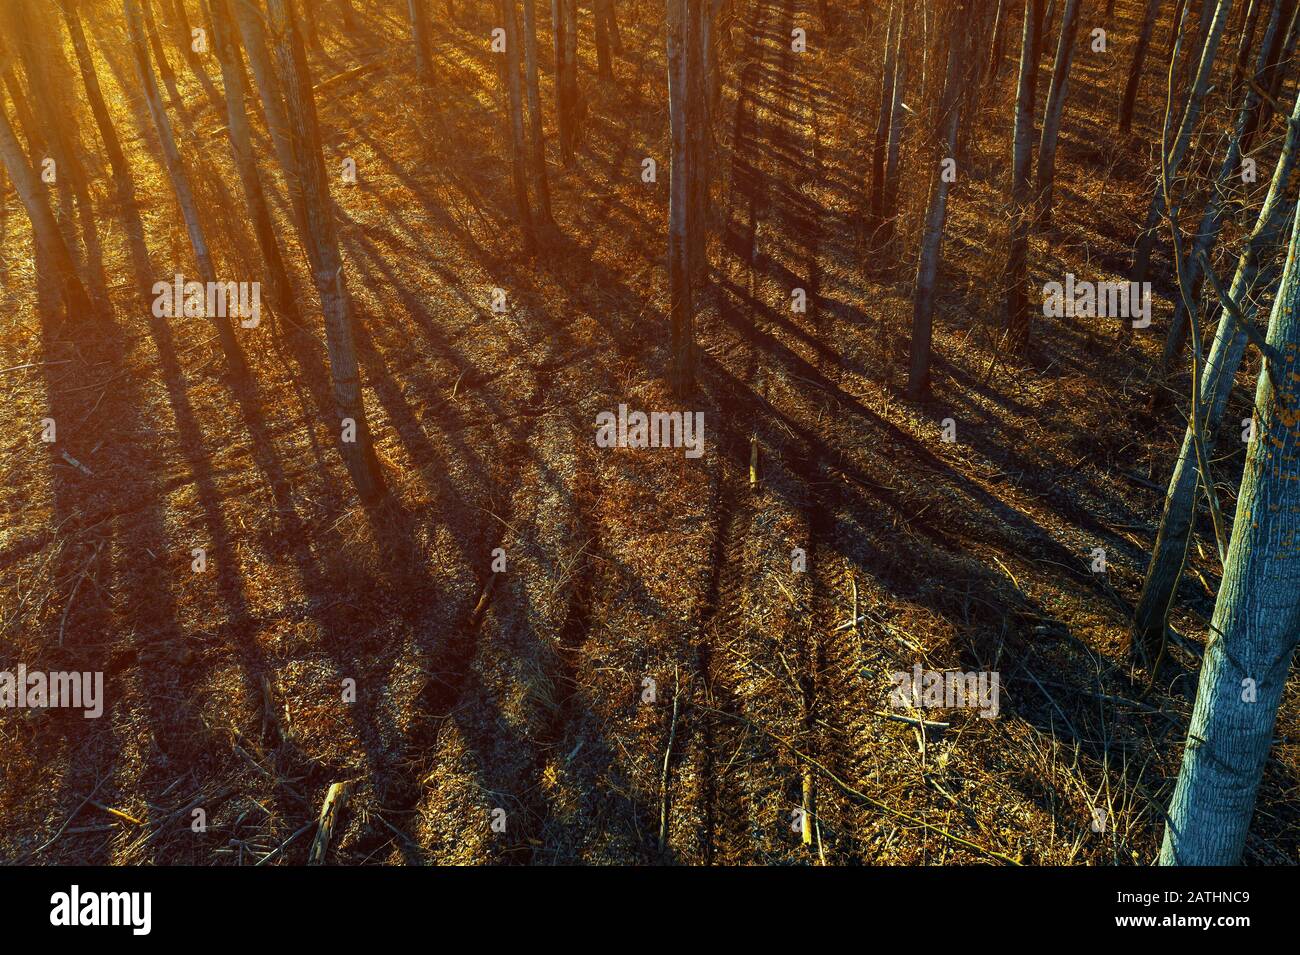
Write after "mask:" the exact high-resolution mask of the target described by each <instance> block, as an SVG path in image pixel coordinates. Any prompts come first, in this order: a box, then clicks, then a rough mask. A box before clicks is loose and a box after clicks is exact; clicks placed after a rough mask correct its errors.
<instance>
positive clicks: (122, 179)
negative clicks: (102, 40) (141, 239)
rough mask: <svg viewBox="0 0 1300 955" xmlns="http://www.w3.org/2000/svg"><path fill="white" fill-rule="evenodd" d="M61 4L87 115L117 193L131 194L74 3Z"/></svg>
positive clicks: (63, 1)
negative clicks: (96, 130) (92, 121)
mask: <svg viewBox="0 0 1300 955" xmlns="http://www.w3.org/2000/svg"><path fill="white" fill-rule="evenodd" d="M60 5H61V6H62V8H63V19H64V21H65V22H66V23H67V25H68V35H69V36H70V37H71V38H72V49H73V52H74V53H75V54H76V57H77V67H78V69H79V70H80V71H81V81H82V84H83V85H84V86H85V88H86V99H87V100H88V101H89V103H90V112H91V115H93V116H94V117H95V124H96V125H97V126H98V127H99V137H100V139H102V140H103V142H104V152H105V153H106V154H107V155H108V164H109V166H111V167H112V169H113V178H114V179H115V180H116V184H117V188H118V191H119V193H120V194H122V195H130V193H131V171H130V169H129V168H128V167H127V164H126V156H125V155H123V153H122V143H121V141H120V140H119V139H118V137H117V130H116V129H115V128H114V127H113V120H112V118H111V117H110V116H109V114H108V106H107V105H106V104H105V103H104V94H103V92H102V91H101V90H100V87H99V73H98V71H97V70H96V69H95V63H94V60H93V59H92V58H91V55H90V45H89V43H87V42H86V34H85V31H84V30H82V28H81V16H80V15H79V14H78V12H77V0H60Z"/></svg>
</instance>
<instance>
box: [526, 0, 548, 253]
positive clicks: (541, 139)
mask: <svg viewBox="0 0 1300 955" xmlns="http://www.w3.org/2000/svg"><path fill="white" fill-rule="evenodd" d="M537 61H538V50H537V0H524V72H525V74H526V75H525V80H526V85H527V87H528V132H529V135H528V140H529V142H528V163H529V168H530V169H531V170H532V178H533V193H534V195H535V196H536V199H537V210H536V215H535V221H536V224H537V226H538V227H539V228H540V229H541V231H542V232H544V233H553V232H555V231H556V227H555V219H554V217H553V216H552V215H551V184H550V180H549V177H548V176H547V173H546V134H545V132H543V130H542V94H541V85H540V82H539V80H538V76H537V70H538V67H537Z"/></svg>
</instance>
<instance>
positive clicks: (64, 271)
mask: <svg viewBox="0 0 1300 955" xmlns="http://www.w3.org/2000/svg"><path fill="white" fill-rule="evenodd" d="M0 161H3V162H4V167H5V169H6V170H7V171H8V173H9V179H10V180H11V181H12V182H13V184H14V189H15V190H17V192H18V198H19V199H21V200H22V203H23V206H24V207H25V208H26V209H27V215H28V218H30V219H31V221H32V232H33V234H34V235H35V237H36V242H37V244H38V245H39V246H40V248H41V249H42V251H44V253H45V255H46V256H47V257H48V258H49V260H50V263H51V265H52V266H53V268H54V271H55V275H56V277H57V278H58V280H59V283H60V285H61V287H62V290H63V301H64V303H65V305H66V306H67V309H68V313H69V315H73V314H81V315H89V314H91V312H92V308H91V304H90V296H88V295H87V294H86V289H85V286H83V285H82V284H81V278H80V277H79V276H78V275H77V267H76V265H75V264H74V263H73V261H72V255H71V254H70V253H69V252H68V246H67V244H66V243H65V242H64V240H63V233H61V232H60V231H59V224H58V222H56V221H55V219H54V213H53V212H52V211H51V210H50V207H49V204H48V203H47V202H46V201H45V189H44V187H43V186H42V185H41V183H40V180H39V179H37V177H36V173H35V172H34V171H33V170H32V168H31V166H30V165H29V164H28V162H27V157H26V156H25V155H24V154H23V150H22V146H20V145H19V143H18V138H17V137H16V136H15V135H14V129H13V126H11V125H10V124H9V116H8V114H6V113H5V110H4V108H3V104H0Z"/></svg>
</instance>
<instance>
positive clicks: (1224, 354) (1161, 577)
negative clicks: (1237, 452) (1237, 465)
mask: <svg viewBox="0 0 1300 955" xmlns="http://www.w3.org/2000/svg"><path fill="white" fill-rule="evenodd" d="M1291 115H1292V122H1291V124H1290V125H1289V126H1288V127H1287V135H1286V139H1285V141H1284V142H1283V145H1282V152H1281V155H1280V156H1279V157H1278V162H1277V166H1276V167H1275V169H1274V170H1273V178H1272V180H1271V181H1270V182H1269V187H1268V194H1267V195H1266V196H1265V198H1264V204H1263V206H1262V207H1261V208H1260V210H1259V215H1258V216H1257V218H1256V220H1255V227H1254V228H1253V229H1252V230H1251V233H1250V235H1249V236H1248V237H1247V239H1246V244H1245V248H1244V249H1243V250H1242V253H1241V257H1240V258H1239V260H1238V262H1237V270H1236V274H1235V275H1234V276H1233V279H1232V284H1231V286H1230V288H1229V290H1228V292H1227V295H1228V298H1229V299H1230V300H1231V301H1232V302H1234V303H1236V305H1235V306H1234V307H1236V308H1238V309H1239V310H1241V311H1243V312H1244V311H1245V309H1246V303H1247V302H1250V301H1252V300H1254V299H1255V298H1256V292H1257V288H1258V287H1259V285H1260V281H1261V279H1260V272H1261V268H1262V265H1263V263H1264V262H1265V261H1266V260H1267V259H1268V258H1269V257H1270V256H1271V255H1272V253H1273V251H1274V250H1275V248H1276V246H1277V244H1278V242H1279V240H1280V239H1281V236H1282V231H1283V229H1284V228H1285V218H1286V212H1287V209H1288V203H1287V188H1288V184H1289V183H1290V181H1291V176H1292V174H1293V172H1294V170H1295V168H1296V165H1297V160H1300V97H1297V100H1296V107H1295V109H1294V110H1293V112H1292V114H1291ZM1243 317H1245V316H1243ZM1246 340H1247V332H1246V329H1245V328H1243V327H1242V325H1241V323H1240V321H1238V320H1237V319H1236V318H1235V317H1234V316H1233V315H1232V313H1231V311H1230V310H1229V308H1228V307H1227V306H1226V305H1225V306H1224V308H1223V309H1222V311H1221V312H1220V315H1219V324H1218V327H1217V328H1216V330H1215V334H1214V342H1213V344H1212V345H1211V346H1210V352H1209V355H1208V356H1207V358H1206V361H1205V369H1204V371H1203V372H1202V373H1201V381H1200V388H1199V389H1198V390H1199V393H1200V394H1199V397H1200V401H1201V411H1200V414H1199V415H1194V416H1192V417H1193V418H1195V419H1197V420H1198V421H1199V423H1200V426H1201V429H1202V433H1203V436H1204V446H1205V450H1206V452H1207V453H1208V452H1210V451H1212V450H1213V448H1214V439H1215V435H1216V434H1217V433H1218V431H1219V426H1220V425H1221V424H1222V422H1223V415H1224V412H1225V410H1226V409H1227V406H1228V396H1229V395H1230V394H1231V392H1232V382H1233V379H1234V378H1235V377H1236V374H1237V368H1238V367H1239V366H1240V364H1241V359H1242V355H1243V353H1244V352H1245V349H1246ZM1195 438H1196V436H1195V433H1194V431H1193V429H1192V427H1191V425H1190V424H1189V426H1188V428H1187V431H1186V433H1185V434H1184V436H1183V444H1182V448H1181V449H1180V450H1179V452H1178V458H1177V460H1176V462H1175V464H1174V472H1173V475H1172V476H1171V477H1170V479H1169V489H1168V492H1167V493H1166V494H1165V504H1164V510H1163V512H1162V513H1161V515H1160V526H1159V528H1158V529H1157V532H1156V542H1155V546H1154V548H1152V551H1151V560H1150V562H1149V563H1148V564H1147V571H1146V576H1145V578H1144V580H1143V583H1142V593H1141V596H1139V598H1138V602H1137V608H1136V610H1135V613H1134V621H1133V641H1132V644H1131V650H1132V652H1133V656H1134V657H1135V658H1137V659H1138V660H1142V659H1143V658H1145V659H1146V660H1147V662H1148V663H1150V662H1152V661H1157V662H1158V660H1159V655H1160V650H1161V648H1163V646H1164V635H1165V626H1166V621H1167V620H1168V618H1169V611H1170V608H1171V607H1172V606H1173V602H1174V599H1175V597H1176V596H1177V594H1178V585H1179V581H1180V579H1181V577H1182V572H1183V565H1184V563H1185V561H1186V555H1187V547H1188V543H1189V542H1190V540H1191V533H1192V528H1193V525H1194V523H1195V519H1196V489H1197V485H1198V482H1199V480H1200V469H1199V467H1198V465H1197V455H1196V452H1195V446H1194V445H1195Z"/></svg>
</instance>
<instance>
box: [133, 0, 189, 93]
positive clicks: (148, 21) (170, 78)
mask: <svg viewBox="0 0 1300 955" xmlns="http://www.w3.org/2000/svg"><path fill="white" fill-rule="evenodd" d="M140 7H141V11H142V12H143V14H144V25H145V31H146V34H147V36H148V37H149V48H150V49H151V50H153V57H154V59H155V60H157V61H158V75H159V76H161V77H162V81H163V85H164V86H166V87H167V92H168V93H170V94H171V97H172V100H173V101H175V100H179V99H180V93H178V92H177V90H176V72H175V71H174V70H173V69H172V65H171V64H170V63H168V62H167V51H166V50H165V49H164V48H163V44H162V37H161V36H160V35H159V33H158V24H157V22H156V21H155V20H154V16H153V4H152V3H151V2H150V0H140Z"/></svg>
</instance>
